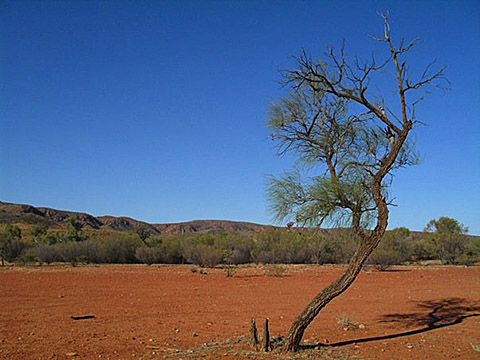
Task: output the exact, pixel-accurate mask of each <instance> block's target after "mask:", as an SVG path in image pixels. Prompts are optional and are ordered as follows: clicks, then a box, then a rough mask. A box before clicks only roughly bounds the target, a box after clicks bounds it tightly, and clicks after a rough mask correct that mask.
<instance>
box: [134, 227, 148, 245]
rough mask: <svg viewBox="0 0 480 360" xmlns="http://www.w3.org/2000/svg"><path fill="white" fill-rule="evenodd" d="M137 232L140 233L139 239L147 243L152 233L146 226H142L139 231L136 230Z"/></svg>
mask: <svg viewBox="0 0 480 360" xmlns="http://www.w3.org/2000/svg"><path fill="white" fill-rule="evenodd" d="M136 234H137V235H138V237H139V239H140V240H141V241H142V242H143V243H145V242H146V241H147V239H148V238H149V237H150V235H151V232H150V230H149V229H148V228H147V227H145V226H140V227H139V228H138V229H137V231H136Z"/></svg>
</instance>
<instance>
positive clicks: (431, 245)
mask: <svg viewBox="0 0 480 360" xmlns="http://www.w3.org/2000/svg"><path fill="white" fill-rule="evenodd" d="M425 231H426V232H427V233H426V235H425V236H424V237H423V239H422V240H421V241H422V246H423V247H424V249H425V252H426V253H427V254H430V256H431V257H432V258H435V259H440V260H442V261H443V262H444V263H445V264H458V263H460V262H466V261H467V258H466V256H468V255H466V249H467V244H468V238H467V236H466V234H467V232H468V229H467V228H466V227H465V226H464V225H462V224H460V223H459V222H458V221H457V220H455V219H452V218H448V217H441V218H439V219H438V220H435V219H433V220H430V221H429V222H428V224H427V226H426V228H425Z"/></svg>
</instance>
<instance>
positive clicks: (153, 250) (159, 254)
mask: <svg viewBox="0 0 480 360" xmlns="http://www.w3.org/2000/svg"><path fill="white" fill-rule="evenodd" d="M135 258H136V259H137V260H138V261H140V262H142V263H144V264H147V265H152V264H158V263H162V262H163V251H162V249H161V248H160V247H158V246H154V247H152V246H146V245H142V246H140V247H139V248H137V250H136V251H135Z"/></svg>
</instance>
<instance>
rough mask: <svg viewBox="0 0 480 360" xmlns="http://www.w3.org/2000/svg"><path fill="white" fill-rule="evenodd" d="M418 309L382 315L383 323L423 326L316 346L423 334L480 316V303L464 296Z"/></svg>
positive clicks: (426, 302) (420, 305) (432, 301)
mask: <svg viewBox="0 0 480 360" xmlns="http://www.w3.org/2000/svg"><path fill="white" fill-rule="evenodd" d="M416 305H417V308H418V311H416V312H412V313H407V314H387V315H383V316H381V317H380V319H379V322H381V323H398V324H402V325H403V326H404V327H406V328H413V327H421V328H420V329H414V330H409V331H405V332H401V333H395V334H390V335H382V336H373V337H369V338H362V339H354V340H347V341H341V342H337V343H332V344H323V343H319V344H317V345H315V346H316V347H323V346H332V347H339V346H345V345H352V344H360V343H366V342H372V341H382V340H389V339H396V338H402V337H406V336H411V335H417V334H422V333H425V332H428V331H432V330H436V329H441V328H444V327H448V326H453V325H457V324H460V323H461V322H463V320H465V319H468V318H471V317H476V316H480V305H479V303H478V302H477V303H475V302H471V301H468V300H466V299H463V298H449V299H442V300H430V301H421V302H417V304H416Z"/></svg>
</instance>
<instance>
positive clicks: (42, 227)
mask: <svg viewBox="0 0 480 360" xmlns="http://www.w3.org/2000/svg"><path fill="white" fill-rule="evenodd" d="M29 231H30V235H31V236H32V238H33V241H34V242H36V243H40V242H45V238H46V236H47V234H48V224H47V223H42V224H37V225H34V226H32V227H31V228H30V230H29Z"/></svg>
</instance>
